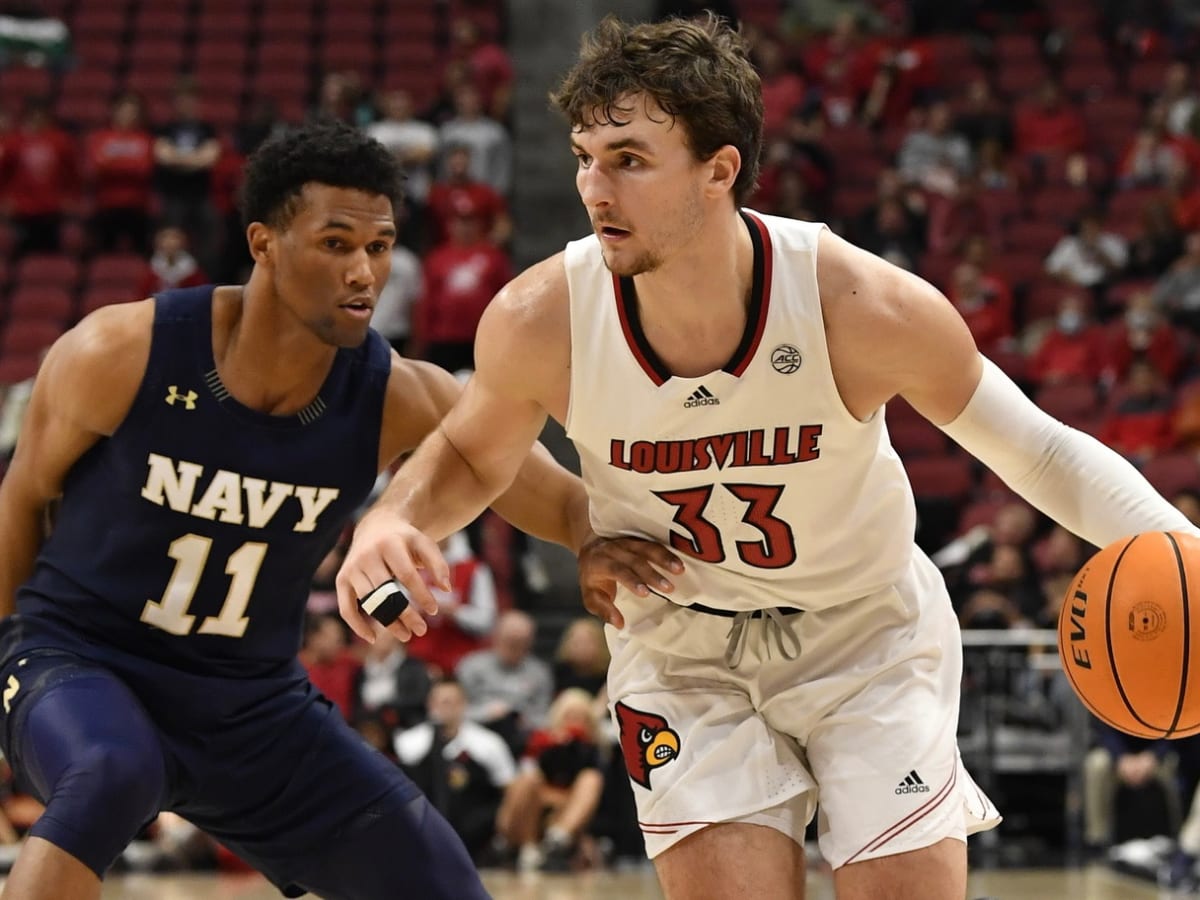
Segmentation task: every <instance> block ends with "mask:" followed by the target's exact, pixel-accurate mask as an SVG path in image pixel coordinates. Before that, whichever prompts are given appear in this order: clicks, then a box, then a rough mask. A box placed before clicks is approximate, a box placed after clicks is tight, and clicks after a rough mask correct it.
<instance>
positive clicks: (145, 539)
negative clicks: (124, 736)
mask: <svg viewBox="0 0 1200 900" xmlns="http://www.w3.org/2000/svg"><path fill="white" fill-rule="evenodd" d="M212 293H213V288H212V287H211V286H206V287H200V288H192V289H187V290H179V291H166V292H164V293H162V294H161V295H159V296H158V297H157V298H156V299H155V316H154V334H153V341H152V344H151V349H150V358H149V363H148V365H147V368H146V374H145V376H144V378H143V380H142V384H141V387H140V388H139V390H138V393H137V397H136V399H135V400H134V402H133V406H132V407H131V409H130V411H129V414H128V416H127V417H126V418H125V420H124V422H122V423H121V425H120V426H119V427H118V428H117V430H116V432H115V433H114V434H113V435H112V437H110V438H107V439H102V440H101V441H100V442H99V443H98V444H96V445H95V446H94V447H92V448H91V449H90V450H89V451H88V452H87V453H86V454H84V455H83V456H82V457H81V458H80V459H79V460H78V461H77V462H76V464H75V465H74V466H73V467H72V469H71V471H70V472H69V473H68V475H67V477H66V480H65V483H64V487H63V497H62V504H61V507H60V509H59V514H58V517H57V521H56V524H55V527H54V530H53V533H52V534H51V536H50V537H49V538H48V540H47V541H46V543H45V545H44V546H43V548H42V550H41V553H40V555H39V557H38V560H37V564H36V567H35V569H34V572H33V575H32V577H31V578H30V579H29V581H28V582H27V583H26V584H25V585H23V586H22V588H21V589H20V591H19V592H18V596H17V610H18V613H19V614H20V616H19V618H20V619H22V620H24V624H25V626H26V628H24V629H22V630H23V631H26V632H28V636H27V637H25V638H23V639H22V641H21V643H22V644H23V645H24V646H23V647H22V648H19V649H25V650H29V649H34V647H35V645H36V644H37V642H38V641H39V640H43V638H42V637H41V635H44V634H46V633H51V634H55V635H62V636H63V637H64V638H66V639H68V640H72V639H75V640H77V641H78V642H79V643H80V644H81V645H88V646H90V647H91V653H90V655H92V656H93V658H97V659H99V660H101V661H103V660H104V659H105V651H106V650H111V651H113V652H114V653H117V654H121V655H122V656H126V655H128V656H133V657H136V658H138V659H141V660H145V661H148V662H152V663H155V664H158V665H159V666H162V667H164V668H169V669H172V670H182V671H183V672H190V673H194V674H197V675H199V674H203V675H209V676H211V675H218V676H227V677H231V678H239V679H240V678H246V677H255V676H266V675H272V674H278V673H280V672H281V671H285V670H286V671H294V669H293V665H294V664H293V663H292V660H293V658H294V657H295V654H296V651H297V649H298V648H299V644H300V639H301V630H302V620H303V615H304V608H305V603H306V600H307V597H308V592H309V586H310V580H311V578H312V574H313V572H314V570H315V568H316V566H317V564H318V563H319V562H320V560H321V558H322V557H323V556H324V555H325V554H326V553H327V552H328V550H329V549H330V548H331V547H332V546H333V545H334V543H335V541H336V540H337V537H338V535H339V533H340V532H341V530H342V528H343V527H344V526H345V524H346V522H347V520H348V519H349V517H350V516H351V514H352V513H353V512H354V511H355V509H356V508H357V507H358V506H360V505H361V504H362V503H363V502H364V500H365V499H366V498H367V496H368V494H369V492H370V490H371V487H372V486H373V484H374V482H375V478H376V473H377V468H378V463H379V434H380V425H381V421H382V412H383V403H384V394H385V390H386V384H387V380H388V375H389V371H390V356H389V350H388V348H387V344H386V343H385V342H384V341H383V339H382V338H380V337H379V335H377V334H376V333H375V332H373V331H372V332H370V333H369V336H368V338H367V340H366V341H365V342H364V343H363V344H362V345H361V346H360V347H358V348H355V349H352V350H345V349H343V350H339V351H338V353H337V356H336V358H335V361H334V363H333V366H332V368H331V370H330V372H329V375H328V377H327V378H326V380H325V383H324V384H323V385H322V387H321V390H320V392H319V394H318V396H317V397H316V399H314V400H313V402H312V403H310V404H309V405H308V406H307V407H306V408H305V409H303V410H301V411H300V412H299V413H297V414H296V415H292V416H269V415H266V414H263V413H259V412H256V411H254V410H251V409H249V408H247V407H245V406H243V405H242V404H240V403H239V402H238V401H237V400H236V399H234V398H233V397H232V396H231V395H230V393H229V391H228V390H226V388H225V386H224V385H223V384H222V383H221V379H220V376H219V375H218V373H217V368H216V365H215V363H214V361H213V350H212Z"/></svg>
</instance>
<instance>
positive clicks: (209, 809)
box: [0, 650, 487, 900]
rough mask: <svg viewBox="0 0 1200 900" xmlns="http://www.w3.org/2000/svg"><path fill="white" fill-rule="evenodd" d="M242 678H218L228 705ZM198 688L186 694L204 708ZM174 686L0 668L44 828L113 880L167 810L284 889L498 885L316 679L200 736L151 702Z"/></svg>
mask: <svg viewBox="0 0 1200 900" xmlns="http://www.w3.org/2000/svg"><path fill="white" fill-rule="evenodd" d="M189 677H190V676H189ZM232 682H233V680H232V679H220V678H218V679H214V685H219V686H220V688H221V690H223V691H225V692H226V696H225V697H224V699H223V701H222V704H223V707H224V708H226V709H234V708H236V704H232V703H230V698H229V697H228V695H227V692H228V690H229V689H230V684H231V683H232ZM194 688H195V684H194V679H193V683H191V684H189V685H188V689H187V690H183V691H181V692H180V693H181V697H182V698H186V699H187V700H188V701H189V702H191V703H194V702H195V700H196V698H195V692H194ZM170 693H171V692H170V691H169V690H166V689H164V686H163V685H162V684H161V681H160V682H159V683H156V684H155V685H154V687H153V689H152V690H148V691H147V692H145V693H143V692H140V691H138V690H137V685H136V684H130V683H129V682H127V681H126V680H125V679H123V678H122V677H120V676H119V675H118V674H116V673H115V672H114V671H113V670H112V669H111V668H108V667H106V666H102V665H99V664H97V663H94V662H92V661H89V660H87V659H84V658H82V657H80V656H78V655H76V654H74V653H71V652H68V651H66V650H40V651H34V652H30V653H24V654H18V655H16V656H14V657H12V658H10V659H8V660H5V661H4V662H3V663H0V697H2V700H0V712H2V715H0V743H2V744H3V750H4V753H5V756H6V757H7V758H8V759H9V761H10V763H11V764H12V766H13V770H14V772H15V773H16V776H17V783H18V785H19V786H20V787H21V788H22V789H24V790H27V791H29V792H30V793H32V794H33V795H34V796H35V797H37V798H38V799H39V800H41V801H42V802H43V803H45V804H46V812H45V813H44V814H43V816H42V817H41V818H40V819H39V821H38V822H37V824H36V825H35V826H34V828H33V831H32V834H33V835H35V836H37V837H40V838H43V839H45V840H47V841H50V842H51V843H53V844H55V845H56V846H58V847H60V848H62V849H63V850H65V851H66V852H68V853H70V854H71V855H72V856H74V857H76V858H77V859H79V860H80V861H82V862H83V863H84V864H86V865H87V866H89V867H90V868H91V869H92V870H93V871H95V872H96V873H97V874H98V875H101V876H102V875H103V873H104V872H105V870H107V868H108V867H109V866H110V865H111V864H112V863H113V861H114V860H115V859H116V858H117V857H118V856H119V855H120V853H121V852H122V851H123V849H124V848H125V845H126V844H127V843H128V842H129V841H130V840H131V839H132V838H133V837H134V836H135V835H136V834H137V833H138V832H139V831H140V830H141V829H142V828H143V827H144V826H145V825H146V824H147V823H149V822H150V821H152V820H153V819H154V817H155V816H156V815H157V814H158V812H159V811H160V810H171V811H174V812H177V813H179V814H180V815H182V816H184V817H185V818H187V819H188V820H189V821H191V822H193V823H194V824H196V825H197V826H198V827H200V828H201V829H203V830H204V831H206V832H207V833H208V834H210V835H212V836H213V837H214V838H216V839H217V840H219V841H220V842H221V843H223V844H225V846H227V847H228V848H229V849H230V850H232V851H233V852H234V853H236V854H238V855H239V856H240V857H242V858H243V859H244V860H245V861H246V862H247V863H249V864H250V865H252V866H254V867H255V868H257V869H259V871H261V872H262V873H263V874H264V875H266V876H267V877H268V878H269V879H270V880H271V881H272V882H274V883H275V885H276V886H278V887H279V889H280V890H281V891H283V893H284V894H285V895H287V896H300V895H301V894H303V893H305V892H307V891H311V892H312V893H314V894H316V895H318V896H320V897H325V898H329V900H384V898H388V900H392V898H405V897H412V898H447V900H450V898H483V897H486V896H487V894H486V892H485V891H484V889H483V886H482V884H481V883H480V881H479V878H478V875H477V874H476V872H475V870H474V867H473V866H472V864H471V861H470V857H469V856H468V854H467V851H466V849H465V848H464V847H463V845H462V842H461V841H460V840H459V839H458V837H457V835H455V833H454V832H453V830H452V829H451V828H450V826H449V825H448V824H447V823H446V822H445V820H444V819H443V818H442V816H441V815H440V814H439V813H438V812H437V811H436V810H434V809H433V808H432V807H430V806H429V804H428V803H427V802H426V801H425V799H424V797H423V796H422V795H421V793H420V791H419V790H418V789H417V788H416V786H415V785H413V783H412V782H411V781H410V780H409V779H408V778H406V777H405V776H404V774H403V773H402V772H401V771H400V770H399V769H398V768H397V767H396V766H395V765H394V764H393V763H392V762H391V761H389V760H388V759H386V758H385V757H384V756H382V755H381V754H379V753H378V752H376V751H375V750H373V749H372V748H371V747H369V746H368V745H367V744H366V743H365V742H364V741H363V740H362V739H361V738H360V737H359V735H358V734H357V733H355V732H354V731H353V729H351V728H350V727H349V726H348V725H347V724H346V723H345V721H344V720H343V719H342V717H341V715H340V714H339V713H338V712H337V711H336V710H335V709H334V708H333V707H332V705H331V704H330V703H329V702H328V701H327V700H325V699H324V698H323V697H321V696H320V695H319V694H318V693H317V692H316V691H315V689H314V688H312V686H311V685H309V684H307V683H306V682H304V683H300V684H294V685H292V686H291V687H290V689H288V690H286V691H284V692H282V693H281V694H279V695H278V696H273V697H269V698H266V699H264V698H263V697H262V696H255V697H254V699H253V700H252V701H248V703H247V707H246V709H245V710H244V713H245V714H244V715H242V716H241V717H237V716H230V717H226V718H224V719H223V721H225V722H227V723H229V724H228V725H225V726H222V727H219V728H213V727H211V723H206V724H207V725H208V727H205V728H203V729H201V728H197V729H195V730H192V731H189V730H185V729H180V728H179V727H178V723H179V715H178V710H175V711H174V713H173V714H172V715H168V714H166V713H165V712H161V711H160V714H159V715H155V714H154V713H153V711H152V707H151V706H150V705H148V704H147V703H146V702H145V698H146V697H147V696H150V697H162V696H167V695H169V694H170ZM181 705H182V704H181ZM164 719H168V720H170V721H171V724H172V727H171V728H170V730H167V729H165V728H163V727H162V726H161V725H160V724H159V721H160V720H164Z"/></svg>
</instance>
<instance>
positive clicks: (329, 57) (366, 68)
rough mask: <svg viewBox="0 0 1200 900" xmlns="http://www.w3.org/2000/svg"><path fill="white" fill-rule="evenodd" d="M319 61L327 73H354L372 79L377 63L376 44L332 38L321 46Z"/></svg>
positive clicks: (355, 39)
mask: <svg viewBox="0 0 1200 900" xmlns="http://www.w3.org/2000/svg"><path fill="white" fill-rule="evenodd" d="M318 60H319V62H320V65H321V67H322V68H323V69H325V70H326V71H339V72H340V71H352V72H357V73H358V74H359V75H360V76H362V77H363V78H364V79H370V78H371V75H372V73H373V72H374V69H375V62H376V51H375V43H374V41H371V40H361V39H357V38H353V39H347V38H342V39H339V40H334V39H332V38H331V39H329V40H327V41H325V42H323V43H322V44H321V45H320V48H319V52H318Z"/></svg>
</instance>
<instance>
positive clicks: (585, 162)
mask: <svg viewBox="0 0 1200 900" xmlns="http://www.w3.org/2000/svg"><path fill="white" fill-rule="evenodd" d="M575 158H576V159H577V160H579V168H581V169H586V168H589V167H590V166H591V164H592V158H591V157H590V156H588V155H587V154H586V153H576V154H575Z"/></svg>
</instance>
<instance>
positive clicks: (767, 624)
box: [725, 608, 800, 669]
mask: <svg viewBox="0 0 1200 900" xmlns="http://www.w3.org/2000/svg"><path fill="white" fill-rule="evenodd" d="M756 618H761V619H762V621H763V627H764V628H765V629H766V632H765V634H764V635H763V641H764V642H765V644H766V647H767V658H768V659H769V658H770V656H771V638H772V637H774V639H775V644H776V646H778V647H779V652H780V653H781V654H782V655H783V658H784V659H797V658H798V657H799V656H800V638H799V637H798V636H797V635H796V632H795V631H794V630H793V628H792V623H791V622H789V621H788V619H789V618H791V617H790V616H785V615H784V614H783V613H781V612H780V611H779V610H778V609H774V608H768V609H761V610H745V611H744V612H740V613H737V614H736V615H734V617H733V622H732V623H731V624H730V626H729V633H728V635H727V637H728V638H729V641H728V643H727V644H726V645H725V665H727V666H729V668H731V669H736V668H737V667H738V665H739V664H740V663H741V661H742V656H743V655H744V654H745V652H746V644H747V642H748V641H749V640H750V634H749V629H748V627H747V626H748V625H749V623H750V621H751V620H752V619H756Z"/></svg>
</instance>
